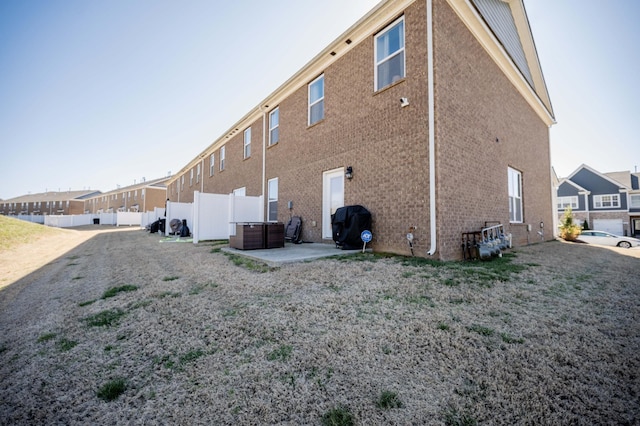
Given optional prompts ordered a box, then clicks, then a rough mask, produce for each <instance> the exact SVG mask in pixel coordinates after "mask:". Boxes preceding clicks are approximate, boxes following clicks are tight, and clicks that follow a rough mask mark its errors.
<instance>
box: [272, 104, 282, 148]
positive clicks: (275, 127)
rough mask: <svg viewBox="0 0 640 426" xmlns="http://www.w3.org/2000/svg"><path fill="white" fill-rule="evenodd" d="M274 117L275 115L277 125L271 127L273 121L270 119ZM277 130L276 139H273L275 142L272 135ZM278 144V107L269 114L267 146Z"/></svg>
mask: <svg viewBox="0 0 640 426" xmlns="http://www.w3.org/2000/svg"><path fill="white" fill-rule="evenodd" d="M276 114H277V115H276ZM274 115H276V117H277V119H278V120H277V123H276V124H275V126H274V125H273V120H272V118H273V117H274ZM275 130H277V135H278V137H277V138H275V141H274V140H273V139H274V138H273V133H274V131H275ZM278 142H280V107H275V108H274V109H273V110H272V111H271V112H270V113H269V146H272V145H275V144H277V143H278Z"/></svg>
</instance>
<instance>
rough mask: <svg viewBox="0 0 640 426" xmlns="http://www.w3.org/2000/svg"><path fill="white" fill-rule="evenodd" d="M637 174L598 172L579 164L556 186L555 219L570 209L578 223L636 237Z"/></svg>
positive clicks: (639, 216) (639, 232)
mask: <svg viewBox="0 0 640 426" xmlns="http://www.w3.org/2000/svg"><path fill="white" fill-rule="evenodd" d="M639 181H640V173H631V172H629V171H623V172H612V173H600V172H599V171H597V170H595V169H593V168H591V167H589V166H587V165H586V164H582V165H581V166H580V167H578V168H577V169H576V170H575V171H574V172H573V173H571V174H570V175H569V176H568V177H566V178H564V179H561V180H560V182H559V184H558V187H557V188H558V189H557V193H558V204H557V209H558V216H559V217H561V216H562V215H563V214H564V211H565V209H566V208H567V207H571V210H572V212H573V216H574V218H575V220H576V221H577V222H578V223H579V224H583V223H584V221H586V222H587V223H588V225H589V227H590V228H591V229H597V230H599V231H606V232H611V233H613V234H617V235H635V236H640V184H639Z"/></svg>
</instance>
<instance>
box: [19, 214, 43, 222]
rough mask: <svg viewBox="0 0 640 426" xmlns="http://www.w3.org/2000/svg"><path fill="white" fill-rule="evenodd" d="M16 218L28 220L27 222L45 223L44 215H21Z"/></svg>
mask: <svg viewBox="0 0 640 426" xmlns="http://www.w3.org/2000/svg"><path fill="white" fill-rule="evenodd" d="M15 218H17V219H20V220H26V221H27V222H33V223H44V215H41V214H19V215H18V216H15Z"/></svg>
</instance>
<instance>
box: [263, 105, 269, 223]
mask: <svg viewBox="0 0 640 426" xmlns="http://www.w3.org/2000/svg"><path fill="white" fill-rule="evenodd" d="M266 179H267V111H266V110H264V109H263V111H262V214H263V215H264V212H265V211H266V210H267V208H268V207H267V202H268V201H267V200H266V199H265V196H264V191H265V185H266V183H265V180H266ZM262 219H263V221H264V216H263V217H262Z"/></svg>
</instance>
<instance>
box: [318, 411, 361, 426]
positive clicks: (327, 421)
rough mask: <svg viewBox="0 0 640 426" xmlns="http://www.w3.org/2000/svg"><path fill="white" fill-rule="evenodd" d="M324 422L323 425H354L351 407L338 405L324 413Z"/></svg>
mask: <svg viewBox="0 0 640 426" xmlns="http://www.w3.org/2000/svg"><path fill="white" fill-rule="evenodd" d="M322 424H323V426H352V425H353V424H354V422H353V416H352V415H351V413H350V412H349V409H347V408H345V407H338V408H334V409H332V410H329V411H327V412H326V413H324V415H323V416H322Z"/></svg>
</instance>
